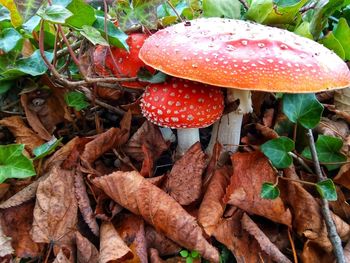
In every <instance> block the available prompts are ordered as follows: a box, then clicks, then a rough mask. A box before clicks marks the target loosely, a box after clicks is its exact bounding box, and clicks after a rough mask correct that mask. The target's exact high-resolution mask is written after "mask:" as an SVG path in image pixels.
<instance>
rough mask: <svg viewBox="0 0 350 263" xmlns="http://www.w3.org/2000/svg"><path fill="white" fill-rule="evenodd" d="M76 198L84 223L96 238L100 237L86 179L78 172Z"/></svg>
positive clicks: (75, 181) (76, 174)
mask: <svg viewBox="0 0 350 263" xmlns="http://www.w3.org/2000/svg"><path fill="white" fill-rule="evenodd" d="M74 189H75V197H76V199H77V202H78V207H79V210H80V212H81V214H82V216H83V219H84V221H85V222H86V224H87V225H88V226H89V228H90V229H91V231H92V233H94V235H95V236H98V235H99V232H100V230H99V226H98V224H97V221H96V217H95V215H94V212H93V210H92V208H91V205H90V200H89V197H88V194H87V192H86V186H85V182H84V178H83V176H82V174H81V173H80V172H78V171H77V172H76V173H75V176H74Z"/></svg>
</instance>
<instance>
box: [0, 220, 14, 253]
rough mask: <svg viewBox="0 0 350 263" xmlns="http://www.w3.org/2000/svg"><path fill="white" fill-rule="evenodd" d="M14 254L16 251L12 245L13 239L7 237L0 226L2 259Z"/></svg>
mask: <svg viewBox="0 0 350 263" xmlns="http://www.w3.org/2000/svg"><path fill="white" fill-rule="evenodd" d="M13 252H14V249H13V248H12V245H11V238H10V237H7V236H6V235H5V234H4V231H3V230H2V226H1V224H0V257H5V256H7V255H10V254H12V253H13Z"/></svg>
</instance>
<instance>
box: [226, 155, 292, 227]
mask: <svg viewBox="0 0 350 263" xmlns="http://www.w3.org/2000/svg"><path fill="white" fill-rule="evenodd" d="M231 159H232V162H233V167H234V168H233V175H232V177H231V183H230V185H229V187H228V188H227V191H226V196H225V198H224V200H225V202H226V203H229V204H232V205H235V206H238V207H239V208H241V209H243V210H245V211H247V212H249V213H253V214H256V215H260V216H263V217H266V218H268V219H270V220H272V221H274V222H277V223H282V224H285V225H287V226H291V223H292V216H291V213H290V211H289V209H287V208H286V207H285V205H284V203H283V201H282V199H281V198H279V197H278V198H276V199H274V200H267V199H263V198H261V197H260V192H261V186H262V184H263V183H264V182H275V181H276V174H275V171H274V170H273V169H272V167H271V165H270V163H269V161H268V159H267V158H266V157H265V156H264V155H263V154H262V153H261V152H259V151H255V152H250V153H235V154H233V155H232V157H231Z"/></svg>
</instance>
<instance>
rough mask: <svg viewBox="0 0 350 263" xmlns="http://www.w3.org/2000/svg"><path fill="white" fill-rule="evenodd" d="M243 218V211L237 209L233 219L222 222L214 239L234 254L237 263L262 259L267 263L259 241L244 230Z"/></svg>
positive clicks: (225, 219) (253, 262)
mask: <svg viewBox="0 0 350 263" xmlns="http://www.w3.org/2000/svg"><path fill="white" fill-rule="evenodd" d="M242 216H243V211H242V210H240V209H237V208H235V211H234V213H233V215H232V216H231V217H229V218H224V219H222V220H221V221H220V223H219V224H218V226H217V228H216V229H215V232H214V233H213V235H214V237H215V238H216V239H217V240H218V241H219V242H221V243H222V244H224V245H225V246H226V247H227V248H228V249H229V250H230V251H231V252H232V254H233V255H234V256H235V258H236V261H237V263H247V262H252V263H255V262H261V258H263V259H264V262H267V258H266V256H265V253H264V252H263V251H262V250H261V249H260V247H259V244H258V243H257V241H256V240H254V239H251V237H250V235H249V234H248V233H247V232H246V231H245V230H244V229H243V228H242V225H241V218H242ZM228 233H230V234H228ZM260 257H261V258H260Z"/></svg>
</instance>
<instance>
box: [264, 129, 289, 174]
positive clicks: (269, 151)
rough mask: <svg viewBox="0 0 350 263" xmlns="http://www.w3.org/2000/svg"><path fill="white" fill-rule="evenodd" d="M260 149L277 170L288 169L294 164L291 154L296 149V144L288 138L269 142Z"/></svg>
mask: <svg viewBox="0 0 350 263" xmlns="http://www.w3.org/2000/svg"><path fill="white" fill-rule="evenodd" d="M260 149H261V151H262V152H263V153H264V154H265V155H266V157H267V158H269V159H270V161H271V162H272V164H273V166H275V167H276V168H279V169H280V168H287V167H289V166H290V165H291V164H292V162H293V158H292V157H291V156H290V155H289V152H290V151H292V150H293V149H294V142H293V141H292V140H291V139H289V138H288V137H283V136H281V137H279V138H276V139H272V140H269V141H267V142H265V143H264V144H263V145H261V146H260Z"/></svg>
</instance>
